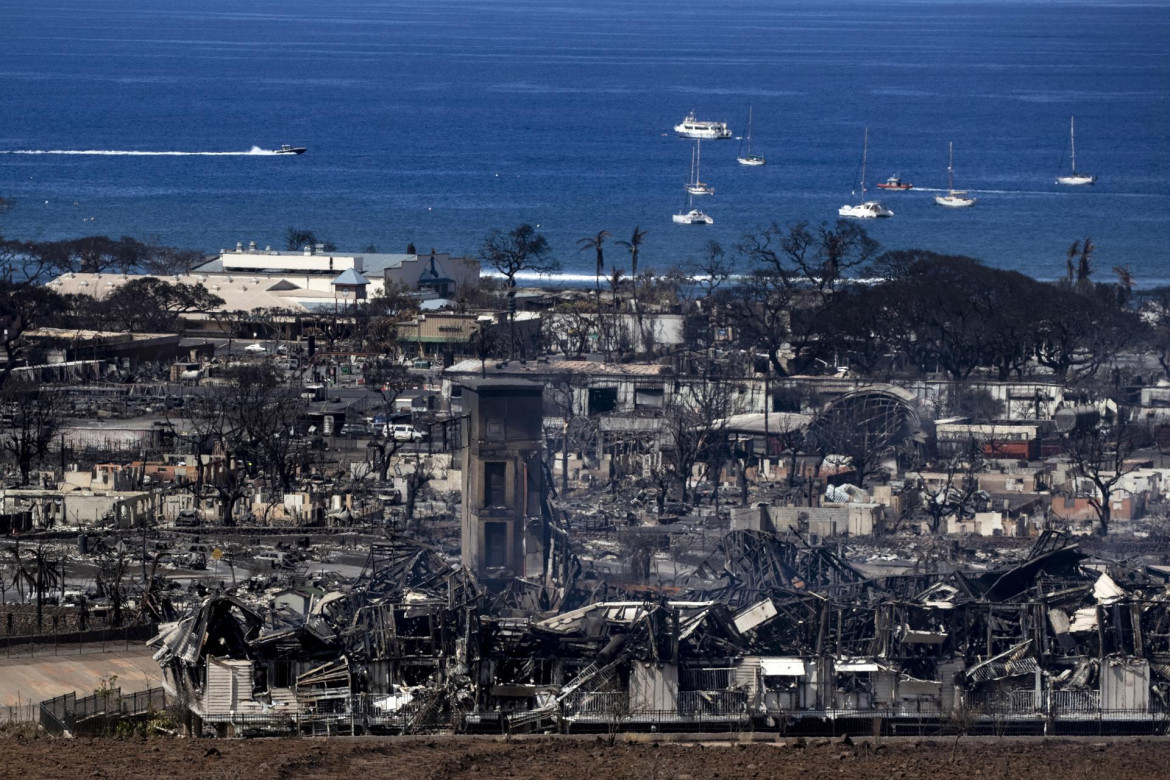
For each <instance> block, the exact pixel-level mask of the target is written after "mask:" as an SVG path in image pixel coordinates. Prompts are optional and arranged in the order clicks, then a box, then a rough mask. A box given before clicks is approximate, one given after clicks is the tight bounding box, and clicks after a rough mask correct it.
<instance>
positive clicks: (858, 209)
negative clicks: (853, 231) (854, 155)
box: [837, 127, 894, 219]
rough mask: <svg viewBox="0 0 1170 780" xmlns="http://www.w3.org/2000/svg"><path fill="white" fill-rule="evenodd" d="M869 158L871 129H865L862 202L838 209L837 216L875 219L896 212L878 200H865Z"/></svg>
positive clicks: (862, 153) (862, 152)
mask: <svg viewBox="0 0 1170 780" xmlns="http://www.w3.org/2000/svg"><path fill="white" fill-rule="evenodd" d="M868 157H869V128H868V127H867V128H865V145H864V146H863V147H862V151H861V202H860V203H857V204H849V203H846V204H845V205H844V206H842V207H841V208H839V209H837V214H838V215H839V216H842V217H853V218H855V219H874V218H877V217H892V216H894V212H893V211H891V210H890V209H888V208H886V207H885V206H883V205H882V204H880V203H878V202H877V201H876V200H866V199H865V163H866V158H868Z"/></svg>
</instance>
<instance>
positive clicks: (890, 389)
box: [809, 384, 923, 450]
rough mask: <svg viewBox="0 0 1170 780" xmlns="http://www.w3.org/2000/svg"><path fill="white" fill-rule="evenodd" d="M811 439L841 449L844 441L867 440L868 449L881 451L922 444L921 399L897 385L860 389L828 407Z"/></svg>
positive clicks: (818, 420)
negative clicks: (912, 440) (909, 440)
mask: <svg viewBox="0 0 1170 780" xmlns="http://www.w3.org/2000/svg"><path fill="white" fill-rule="evenodd" d="M809 436H810V438H811V439H812V440H813V441H815V442H819V443H821V444H823V445H826V446H828V447H835V448H838V449H839V448H840V445H841V444H842V440H843V439H849V438H852V437H864V438H865V439H866V440H867V443H868V447H867V448H868V449H877V450H881V449H888V448H892V447H897V446H899V445H901V444H902V443H903V442H905V441H906V440H907V439H914V440H915V441H919V442H921V440H922V436H923V429H922V417H921V415H920V414H919V411H918V398H917V396H915V395H914V394H913V393H911V392H910V391H909V390H906V389H905V388H902V387H898V386H896V385H889V384H875V385H867V386H865V387H860V388H858V389H856V390H853V391H851V392H848V393H846V394H845V395H842V396H840V397H839V398H836V399H834V400H832V401H830V402H829V403H828V404H826V405H825V407H824V408H823V409H822V410H821V413H820V414H819V415H818V416H817V418H816V420H814V421H813V423H812V425H811V426H810V429H809Z"/></svg>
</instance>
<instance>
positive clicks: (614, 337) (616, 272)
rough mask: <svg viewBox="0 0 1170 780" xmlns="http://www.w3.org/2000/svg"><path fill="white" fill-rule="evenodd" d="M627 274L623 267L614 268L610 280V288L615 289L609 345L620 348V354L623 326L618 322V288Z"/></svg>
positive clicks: (612, 347)
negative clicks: (620, 335) (619, 342)
mask: <svg viewBox="0 0 1170 780" xmlns="http://www.w3.org/2000/svg"><path fill="white" fill-rule="evenodd" d="M625 276H626V272H625V270H624V269H621V268H614V269H612V270H611V271H610V274H609V279H608V280H607V281H608V282H609V286H610V289H611V290H612V291H613V327H612V328H610V340H611V341H612V342H613V343H612V344H610V345H609V347H610V348H611V349H618V351H619V354H620V347H619V344H618V341H619V334H620V333H621V326H620V325H619V323H618V288H619V287H621V286H622V279H624V278H625Z"/></svg>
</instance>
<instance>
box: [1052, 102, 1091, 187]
mask: <svg viewBox="0 0 1170 780" xmlns="http://www.w3.org/2000/svg"><path fill="white" fill-rule="evenodd" d="M1075 121H1076V117H1069V119H1068V144H1069V147H1070V148H1071V150H1072V173H1071V174H1070V175H1068V176H1057V177H1056V183H1057V184H1064V185H1067V186H1070V187H1077V186H1082V185H1085V184H1096V183H1097V177H1096V176H1090V175H1089V174H1087V173H1077V137H1076V125H1075Z"/></svg>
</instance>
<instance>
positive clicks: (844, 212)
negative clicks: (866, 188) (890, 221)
mask: <svg viewBox="0 0 1170 780" xmlns="http://www.w3.org/2000/svg"><path fill="white" fill-rule="evenodd" d="M837 215H838V216H841V217H854V218H855V219H876V218H877V217H892V216H894V212H893V211H891V210H890V209H888V208H886V207H885V206H883V205H882V204H880V203H878V202H877V201H876V200H867V201H865V202H863V203H858V204H856V205H851V204H848V203H846V204H845V205H844V206H842V207H841V208H839V209H837Z"/></svg>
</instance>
